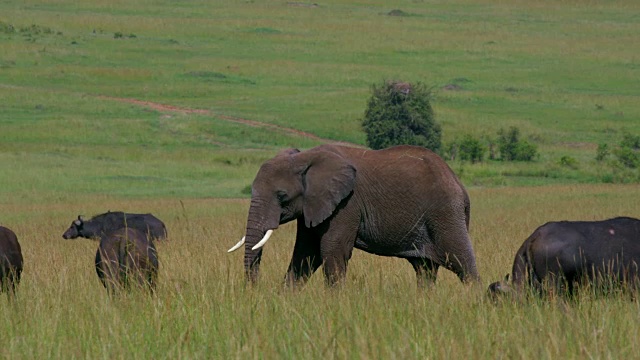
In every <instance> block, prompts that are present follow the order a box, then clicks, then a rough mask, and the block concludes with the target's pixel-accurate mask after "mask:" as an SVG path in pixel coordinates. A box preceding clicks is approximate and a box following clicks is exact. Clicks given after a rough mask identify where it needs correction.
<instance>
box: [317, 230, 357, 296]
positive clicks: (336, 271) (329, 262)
mask: <svg viewBox="0 0 640 360" xmlns="http://www.w3.org/2000/svg"><path fill="white" fill-rule="evenodd" d="M350 233H353V234H354V235H353V237H345V234H350ZM354 243H355V231H353V232H348V231H345V232H341V231H336V232H330V233H327V234H325V235H324V236H323V238H322V240H321V241H320V253H321V254H322V260H323V262H324V265H323V270H324V277H325V282H326V283H327V285H329V286H335V285H337V284H339V283H342V282H343V281H344V279H345V277H346V274H347V264H348V262H349V259H351V254H352V252H353V245H354Z"/></svg>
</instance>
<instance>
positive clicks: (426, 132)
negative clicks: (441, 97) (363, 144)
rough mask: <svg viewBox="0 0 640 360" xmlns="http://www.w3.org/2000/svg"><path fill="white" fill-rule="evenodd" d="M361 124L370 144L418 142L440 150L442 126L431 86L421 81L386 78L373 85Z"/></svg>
mask: <svg viewBox="0 0 640 360" xmlns="http://www.w3.org/2000/svg"><path fill="white" fill-rule="evenodd" d="M372 92H373V94H372V95H371V98H370V99H369V101H368V104H367V108H366V110H365V114H364V119H363V121H362V127H363V129H364V131H365V133H366V134H367V145H368V146H369V147H370V148H372V149H383V148H387V147H389V146H393V145H402V144H407V145H419V146H424V147H426V148H428V149H431V150H433V151H435V152H438V153H439V152H440V148H441V137H442V130H441V128H440V125H439V124H438V123H437V122H436V121H435V116H434V113H433V108H432V107H431V99H432V94H431V90H430V89H429V88H427V87H426V86H425V85H423V84H421V83H417V84H409V83H406V82H400V81H385V82H384V83H383V84H382V85H379V86H376V85H373V86H372Z"/></svg>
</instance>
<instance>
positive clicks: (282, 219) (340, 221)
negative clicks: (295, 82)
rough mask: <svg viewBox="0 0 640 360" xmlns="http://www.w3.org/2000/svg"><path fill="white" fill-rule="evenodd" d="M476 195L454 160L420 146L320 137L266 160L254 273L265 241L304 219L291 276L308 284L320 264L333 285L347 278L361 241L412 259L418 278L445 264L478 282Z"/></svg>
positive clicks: (254, 212) (251, 260) (253, 207)
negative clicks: (353, 143)
mask: <svg viewBox="0 0 640 360" xmlns="http://www.w3.org/2000/svg"><path fill="white" fill-rule="evenodd" d="M469 215H470V202H469V196H468V194H467V192H466V190H465V189H464V187H463V186H462V184H461V183H460V181H459V180H458V178H457V177H456V175H455V174H454V173H453V171H452V170H451V169H450V168H449V166H448V165H447V164H446V163H445V162H444V161H443V160H442V159H441V158H440V157H439V156H438V155H436V154H435V153H433V152H431V151H430V150H427V149H425V148H422V147H417V146H396V147H392V148H389V149H385V150H368V149H362V148H352V147H345V146H337V145H321V146H318V147H315V148H313V149H310V150H307V151H299V150H297V149H288V150H284V151H281V152H280V153H279V154H278V155H276V156H275V157H274V158H272V159H270V160H267V161H266V162H265V163H264V164H263V165H262V166H261V167H260V170H259V171H258V173H257V175H256V177H255V180H254V181H253V185H252V189H251V204H250V208H249V214H248V219H247V227H246V233H245V234H246V236H245V237H243V238H242V240H240V242H238V244H236V245H235V246H234V247H232V248H231V249H229V252H231V251H234V250H236V249H238V248H240V247H241V246H242V245H243V244H244V268H245V275H246V278H247V280H249V281H251V282H255V281H257V277H258V272H259V267H260V260H261V258H262V248H261V247H262V246H263V245H264V244H265V242H266V241H267V240H268V239H269V236H271V233H272V232H273V230H274V229H276V228H277V227H278V226H279V225H280V224H284V223H287V222H289V221H291V220H297V221H298V226H297V234H296V242H295V246H294V249H293V256H292V258H291V263H290V264H289V269H288V271H287V274H286V277H285V282H286V283H287V284H290V285H295V284H303V283H304V282H306V280H307V279H308V278H309V277H310V276H311V275H312V274H313V273H314V272H315V270H317V269H318V268H319V267H320V266H321V265H324V267H323V270H324V275H325V280H326V283H327V284H329V285H334V284H335V283H337V282H339V281H341V280H342V279H344V277H345V274H346V271H347V263H348V261H349V259H350V258H351V253H352V251H353V248H354V247H355V248H357V249H361V250H364V251H366V252H369V253H372V254H377V255H382V256H396V257H399V258H404V259H407V260H408V261H409V262H410V263H411V265H413V268H414V269H415V271H416V275H417V279H418V285H419V286H426V285H431V284H433V283H434V282H435V280H436V275H437V271H438V268H439V267H440V266H444V267H445V268H447V269H449V270H451V271H453V272H454V273H455V274H456V275H458V277H459V278H460V279H461V280H462V281H463V282H467V281H468V280H475V281H479V280H480V278H479V275H478V271H477V269H476V262H475V256H474V253H473V248H472V245H471V241H470V238H469V234H468V227H469Z"/></svg>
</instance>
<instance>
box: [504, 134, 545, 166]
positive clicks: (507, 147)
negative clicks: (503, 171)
mask: <svg viewBox="0 0 640 360" xmlns="http://www.w3.org/2000/svg"><path fill="white" fill-rule="evenodd" d="M498 149H499V150H500V158H501V159H502V160H506V161H532V160H533V158H534V157H536V155H538V149H537V147H536V146H535V145H534V144H532V143H530V142H528V141H526V140H520V129H518V128H517V127H515V126H512V127H511V128H509V131H505V130H504V129H500V130H499V131H498Z"/></svg>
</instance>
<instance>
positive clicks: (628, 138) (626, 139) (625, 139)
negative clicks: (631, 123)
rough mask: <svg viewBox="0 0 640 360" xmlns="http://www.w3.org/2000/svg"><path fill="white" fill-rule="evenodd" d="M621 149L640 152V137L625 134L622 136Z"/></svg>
mask: <svg viewBox="0 0 640 360" xmlns="http://www.w3.org/2000/svg"><path fill="white" fill-rule="evenodd" d="M620 147H622V148H630V149H632V150H640V135H632V134H629V133H625V134H624V135H622V141H621V142H620Z"/></svg>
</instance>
